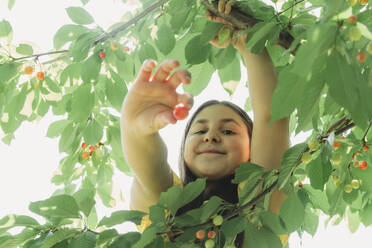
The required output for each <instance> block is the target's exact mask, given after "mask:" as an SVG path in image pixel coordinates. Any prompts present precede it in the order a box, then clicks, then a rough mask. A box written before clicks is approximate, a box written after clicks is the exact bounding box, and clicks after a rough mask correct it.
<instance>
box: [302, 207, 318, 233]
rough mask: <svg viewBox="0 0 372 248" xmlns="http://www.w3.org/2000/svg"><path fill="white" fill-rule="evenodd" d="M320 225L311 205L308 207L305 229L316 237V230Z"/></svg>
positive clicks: (306, 208) (306, 209)
mask: <svg viewBox="0 0 372 248" xmlns="http://www.w3.org/2000/svg"><path fill="white" fill-rule="evenodd" d="M318 225H319V217H318V215H316V214H315V213H313V211H312V210H311V208H310V205H309V204H308V205H306V207H305V218H304V225H303V229H304V230H305V231H306V232H307V233H309V234H310V235H311V236H313V237H314V235H315V233H316V230H317V229H318Z"/></svg>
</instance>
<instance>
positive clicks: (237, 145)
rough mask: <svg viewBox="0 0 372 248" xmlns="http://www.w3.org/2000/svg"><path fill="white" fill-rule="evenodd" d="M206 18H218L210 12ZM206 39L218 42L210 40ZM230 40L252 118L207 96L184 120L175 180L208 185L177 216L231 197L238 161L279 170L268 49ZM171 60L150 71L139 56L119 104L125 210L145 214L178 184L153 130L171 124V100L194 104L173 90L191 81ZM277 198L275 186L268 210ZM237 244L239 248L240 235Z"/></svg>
mask: <svg viewBox="0 0 372 248" xmlns="http://www.w3.org/2000/svg"><path fill="white" fill-rule="evenodd" d="M208 18H209V19H212V20H214V21H220V20H218V19H215V18H214V17H211V15H208ZM229 42H230V41H227V42H226V44H224V46H226V45H227V44H228V43H229ZM212 43H213V44H215V45H217V40H214V41H212ZM232 44H233V45H234V47H235V48H236V49H237V50H238V51H239V52H240V53H241V55H242V56H243V58H244V61H245V65H246V67H247V73H248V80H249V93H250V97H251V100H252V109H253V113H254V118H253V120H254V121H253V124H252V121H251V120H250V118H249V117H248V116H247V114H246V113H245V112H244V110H242V109H240V108H239V107H238V106H235V105H234V104H232V103H228V102H218V101H208V102H206V103H205V104H203V105H202V106H200V107H199V108H198V109H197V110H196V111H195V113H194V115H193V116H192V117H191V118H190V120H189V122H188V124H187V126H186V130H185V135H184V139H183V142H182V147H181V153H180V163H179V166H180V175H181V181H182V182H181V184H183V185H185V184H187V183H189V182H191V181H193V180H195V179H196V178H198V177H206V178H207V184H206V188H205V191H204V192H203V193H202V194H201V196H199V197H198V198H197V199H196V200H195V201H193V202H191V203H190V204H188V205H187V206H185V207H183V208H181V209H180V210H179V213H178V214H180V213H183V212H186V211H187V210H189V209H192V208H195V207H199V206H200V205H201V204H202V202H203V201H204V200H206V199H208V198H209V197H210V196H212V195H218V196H220V197H221V198H223V199H225V200H226V201H230V202H232V203H235V202H237V201H238V198H237V187H236V185H235V186H234V185H233V184H231V182H230V181H231V179H232V178H233V176H234V170H235V169H236V168H238V167H239V165H240V163H241V162H247V161H250V162H252V163H255V164H258V165H260V166H262V167H264V168H265V169H267V170H271V169H280V165H281V158H282V155H283V153H284V152H285V151H286V150H287V149H288V147H289V128H288V126H289V118H284V119H282V120H279V121H276V122H274V123H271V124H270V123H269V120H270V107H271V98H272V94H273V91H274V89H275V85H276V82H277V73H276V71H275V68H274V66H273V64H272V61H271V59H270V57H269V55H268V53H267V52H266V50H264V51H263V52H262V53H260V54H252V53H250V52H249V51H248V50H247V48H246V46H245V37H244V35H241V36H240V37H238V38H236V39H235V40H234V41H233V42H232ZM178 66H179V63H178V62H177V61H176V60H166V61H164V62H163V63H162V64H160V66H159V68H158V69H157V70H156V72H155V74H154V75H153V76H152V71H153V69H154V68H155V67H156V62H155V61H152V60H147V61H145V62H144V63H143V65H142V68H141V70H140V72H139V74H138V77H137V79H136V80H135V82H134V83H133V85H132V87H131V88H130V90H129V92H128V93H127V95H126V97H125V100H124V103H123V108H122V116H121V134H122V144H123V149H124V154H125V158H126V159H127V161H128V163H129V165H130V167H131V169H132V171H133V173H134V175H135V176H134V181H133V185H132V188H131V208H132V209H136V210H141V211H145V212H149V206H151V205H154V204H156V203H157V200H158V198H159V196H160V193H161V192H164V191H166V190H167V189H168V188H170V187H171V186H173V185H174V184H178V183H179V179H178V178H177V176H176V174H175V173H174V172H173V171H172V170H171V167H170V166H169V164H168V162H167V148H166V146H165V144H164V142H163V140H162V139H161V137H160V135H159V133H158V131H159V130H160V129H161V128H164V127H165V126H166V125H168V124H175V123H176V122H177V120H176V119H175V118H174V117H173V108H174V107H175V106H176V105H177V104H179V103H183V104H184V105H186V106H187V107H188V108H191V107H192V105H193V98H192V96H191V95H189V94H179V93H177V92H176V89H177V87H178V86H179V85H180V84H181V83H185V84H189V83H190V80H191V75H190V73H189V72H188V71H186V70H184V69H178V70H176V71H174V72H172V71H173V70H174V69H176V68H177V67H178ZM284 199H285V194H284V193H283V192H281V191H278V190H277V189H275V190H274V192H273V194H272V195H271V198H270V204H269V210H270V211H272V212H274V213H277V214H278V213H279V210H280V206H281V203H282V202H283V201H284ZM236 245H237V246H238V247H242V236H241V235H239V236H238V238H237V240H236ZM243 247H244V246H243Z"/></svg>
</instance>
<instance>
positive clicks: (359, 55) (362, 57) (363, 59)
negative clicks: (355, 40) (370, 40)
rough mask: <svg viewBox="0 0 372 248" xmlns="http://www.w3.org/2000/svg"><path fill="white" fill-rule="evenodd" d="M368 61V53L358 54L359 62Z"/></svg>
mask: <svg viewBox="0 0 372 248" xmlns="http://www.w3.org/2000/svg"><path fill="white" fill-rule="evenodd" d="M366 59H367V53H366V52H363V51H361V52H359V53H358V55H357V60H358V61H359V62H364V61H366Z"/></svg>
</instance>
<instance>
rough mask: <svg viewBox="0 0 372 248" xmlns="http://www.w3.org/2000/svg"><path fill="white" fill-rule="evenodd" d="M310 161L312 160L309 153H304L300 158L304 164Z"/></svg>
mask: <svg viewBox="0 0 372 248" xmlns="http://www.w3.org/2000/svg"><path fill="white" fill-rule="evenodd" d="M311 159H312V156H311V154H310V153H309V152H305V153H304V154H302V156H301V161H302V162H304V163H309V162H310V161H311Z"/></svg>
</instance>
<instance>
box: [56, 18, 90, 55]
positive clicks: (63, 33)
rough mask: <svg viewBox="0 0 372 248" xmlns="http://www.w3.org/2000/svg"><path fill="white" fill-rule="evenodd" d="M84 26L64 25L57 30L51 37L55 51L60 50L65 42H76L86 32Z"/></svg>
mask: <svg viewBox="0 0 372 248" xmlns="http://www.w3.org/2000/svg"><path fill="white" fill-rule="evenodd" d="M88 31H89V29H87V28H86V27H84V26H80V25H74V24H66V25H63V26H62V27H60V28H59V29H58V31H57V32H56V34H55V35H54V37H53V44H54V48H55V49H56V50H59V49H61V47H63V46H64V45H65V44H66V43H67V42H69V41H73V40H76V39H77V38H78V37H79V36H80V35H81V34H83V33H86V32H88Z"/></svg>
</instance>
